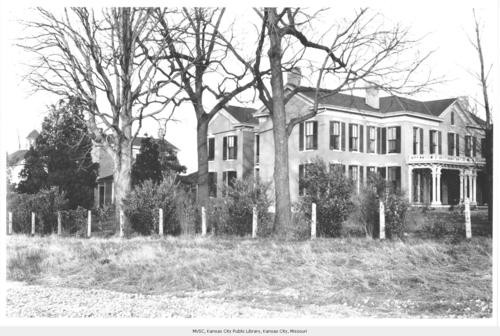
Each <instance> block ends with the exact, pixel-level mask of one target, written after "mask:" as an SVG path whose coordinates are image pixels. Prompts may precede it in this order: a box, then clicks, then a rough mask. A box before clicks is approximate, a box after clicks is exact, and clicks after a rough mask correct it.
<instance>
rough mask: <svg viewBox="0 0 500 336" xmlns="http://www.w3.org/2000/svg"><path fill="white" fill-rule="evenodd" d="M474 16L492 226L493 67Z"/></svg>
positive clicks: (474, 12) (473, 42) (474, 45)
mask: <svg viewBox="0 0 500 336" xmlns="http://www.w3.org/2000/svg"><path fill="white" fill-rule="evenodd" d="M472 14H473V16H474V33H475V34H474V35H475V40H470V42H471V44H472V46H473V47H474V49H475V50H476V52H477V56H478V59H479V73H478V74H476V75H475V78H476V80H477V81H478V82H479V84H480V86H481V91H482V96H483V102H482V103H481V104H480V105H481V106H482V107H483V108H484V112H485V114H486V124H485V125H482V126H483V129H484V132H485V145H486V147H485V148H482V150H483V153H484V155H485V159H486V175H487V178H488V183H487V188H488V190H487V194H488V202H489V203H488V205H489V206H488V220H489V222H490V224H491V223H492V215H493V188H492V186H493V122H492V120H491V105H490V101H489V98H488V89H489V75H490V73H491V69H492V67H493V65H490V66H489V67H488V70H486V67H487V65H486V64H485V61H484V54H483V48H482V45H481V31H480V26H481V23H480V21H479V20H478V18H477V16H476V11H475V10H474V9H473V10H472Z"/></svg>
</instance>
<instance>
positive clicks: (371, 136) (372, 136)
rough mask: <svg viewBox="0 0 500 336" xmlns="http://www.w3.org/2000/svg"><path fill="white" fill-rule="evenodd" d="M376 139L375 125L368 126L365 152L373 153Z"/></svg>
mask: <svg viewBox="0 0 500 336" xmlns="http://www.w3.org/2000/svg"><path fill="white" fill-rule="evenodd" d="M376 139H377V134H376V131H375V127H373V126H368V146H367V148H366V152H367V153H375V141H376Z"/></svg>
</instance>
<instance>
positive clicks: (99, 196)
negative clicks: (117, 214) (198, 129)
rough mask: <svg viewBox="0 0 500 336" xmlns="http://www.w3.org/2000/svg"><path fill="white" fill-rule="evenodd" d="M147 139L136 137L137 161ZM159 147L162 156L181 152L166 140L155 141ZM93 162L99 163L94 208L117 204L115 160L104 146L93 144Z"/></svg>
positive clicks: (135, 151)
mask: <svg viewBox="0 0 500 336" xmlns="http://www.w3.org/2000/svg"><path fill="white" fill-rule="evenodd" d="M143 139H145V137H136V138H135V139H134V141H133V142H132V157H133V159H134V160H135V158H136V157H137V154H139V152H140V148H141V143H142V140H143ZM155 141H157V143H158V145H159V151H160V156H161V155H162V154H164V153H167V152H168V151H169V150H170V151H173V152H174V153H175V154H177V152H178V151H179V149H178V148H177V147H175V146H174V145H172V144H171V143H170V142H168V141H166V140H159V139H155ZM92 161H93V162H97V163H99V172H98V175H97V181H96V182H97V186H96V188H95V189H94V206H95V207H96V208H102V207H104V206H108V205H111V204H114V203H115V194H114V183H113V174H114V171H115V166H114V162H113V158H112V157H111V155H110V154H109V153H108V152H107V151H106V150H105V148H104V147H103V146H102V145H99V144H95V143H94V144H93V147H92Z"/></svg>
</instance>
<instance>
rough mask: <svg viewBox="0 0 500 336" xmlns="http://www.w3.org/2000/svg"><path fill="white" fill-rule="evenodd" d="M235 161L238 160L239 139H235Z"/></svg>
mask: <svg viewBox="0 0 500 336" xmlns="http://www.w3.org/2000/svg"><path fill="white" fill-rule="evenodd" d="M234 159H235V160H236V159H238V137H237V136H235V137H234Z"/></svg>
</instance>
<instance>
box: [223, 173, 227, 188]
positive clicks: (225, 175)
mask: <svg viewBox="0 0 500 336" xmlns="http://www.w3.org/2000/svg"><path fill="white" fill-rule="evenodd" d="M222 183H223V184H224V185H225V186H227V172H222Z"/></svg>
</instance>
